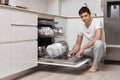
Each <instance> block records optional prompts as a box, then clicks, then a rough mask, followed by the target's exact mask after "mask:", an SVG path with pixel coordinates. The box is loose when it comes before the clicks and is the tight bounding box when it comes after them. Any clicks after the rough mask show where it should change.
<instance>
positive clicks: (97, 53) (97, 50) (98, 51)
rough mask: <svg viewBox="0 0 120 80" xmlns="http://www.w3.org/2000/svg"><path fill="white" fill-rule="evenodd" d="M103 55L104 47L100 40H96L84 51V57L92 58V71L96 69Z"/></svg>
mask: <svg viewBox="0 0 120 80" xmlns="http://www.w3.org/2000/svg"><path fill="white" fill-rule="evenodd" d="M104 54H105V50H104V45H103V42H102V41H101V40H96V41H95V43H94V45H93V46H92V47H91V48H88V49H86V50H85V51H84V53H83V55H84V56H89V57H92V58H93V65H92V68H93V69H96V70H97V69H98V64H99V63H100V61H101V59H102V57H103V55H104Z"/></svg>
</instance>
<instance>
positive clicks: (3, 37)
mask: <svg viewBox="0 0 120 80" xmlns="http://www.w3.org/2000/svg"><path fill="white" fill-rule="evenodd" d="M0 17H1V18H0V55H1V56H0V79H1V78H3V77H7V76H10V75H12V74H14V73H18V72H21V71H24V70H27V69H30V68H32V67H35V66H37V60H38V57H37V31H38V30H37V14H36V13H33V12H27V11H22V10H21V11H19V10H16V9H15V10H14V9H13V10H12V9H9V8H2V7H0Z"/></svg>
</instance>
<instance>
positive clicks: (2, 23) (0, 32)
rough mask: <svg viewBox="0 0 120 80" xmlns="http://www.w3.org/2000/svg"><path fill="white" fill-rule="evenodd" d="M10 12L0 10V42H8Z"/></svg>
mask: <svg viewBox="0 0 120 80" xmlns="http://www.w3.org/2000/svg"><path fill="white" fill-rule="evenodd" d="M10 28H11V25H10V11H9V10H5V9H0V42H6V41H10V35H11V34H10V33H11V29H10Z"/></svg>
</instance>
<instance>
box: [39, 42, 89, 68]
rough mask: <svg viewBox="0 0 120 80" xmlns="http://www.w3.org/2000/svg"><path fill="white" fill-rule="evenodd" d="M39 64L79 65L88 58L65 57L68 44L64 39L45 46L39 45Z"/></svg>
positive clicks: (83, 63) (86, 61) (85, 62)
mask: <svg viewBox="0 0 120 80" xmlns="http://www.w3.org/2000/svg"><path fill="white" fill-rule="evenodd" d="M38 53H39V57H38V63H39V64H47V65H56V66H66V67H75V68H77V67H81V66H83V65H85V64H87V63H88V62H89V61H90V58H88V57H85V56H82V57H80V58H79V59H76V58H75V57H71V58H69V57H67V53H68V45H67V42H65V41H59V42H56V43H53V44H51V45H48V46H47V47H46V48H45V47H43V48H42V47H39V52H38Z"/></svg>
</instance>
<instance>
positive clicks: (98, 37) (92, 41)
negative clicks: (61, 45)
mask: <svg viewBox="0 0 120 80" xmlns="http://www.w3.org/2000/svg"><path fill="white" fill-rule="evenodd" d="M101 37H102V28H98V29H96V35H95V37H94V38H93V40H91V41H90V42H89V43H88V44H87V45H85V46H84V47H83V49H84V50H85V49H87V48H90V47H91V46H93V44H94V43H95V41H96V40H101Z"/></svg>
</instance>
